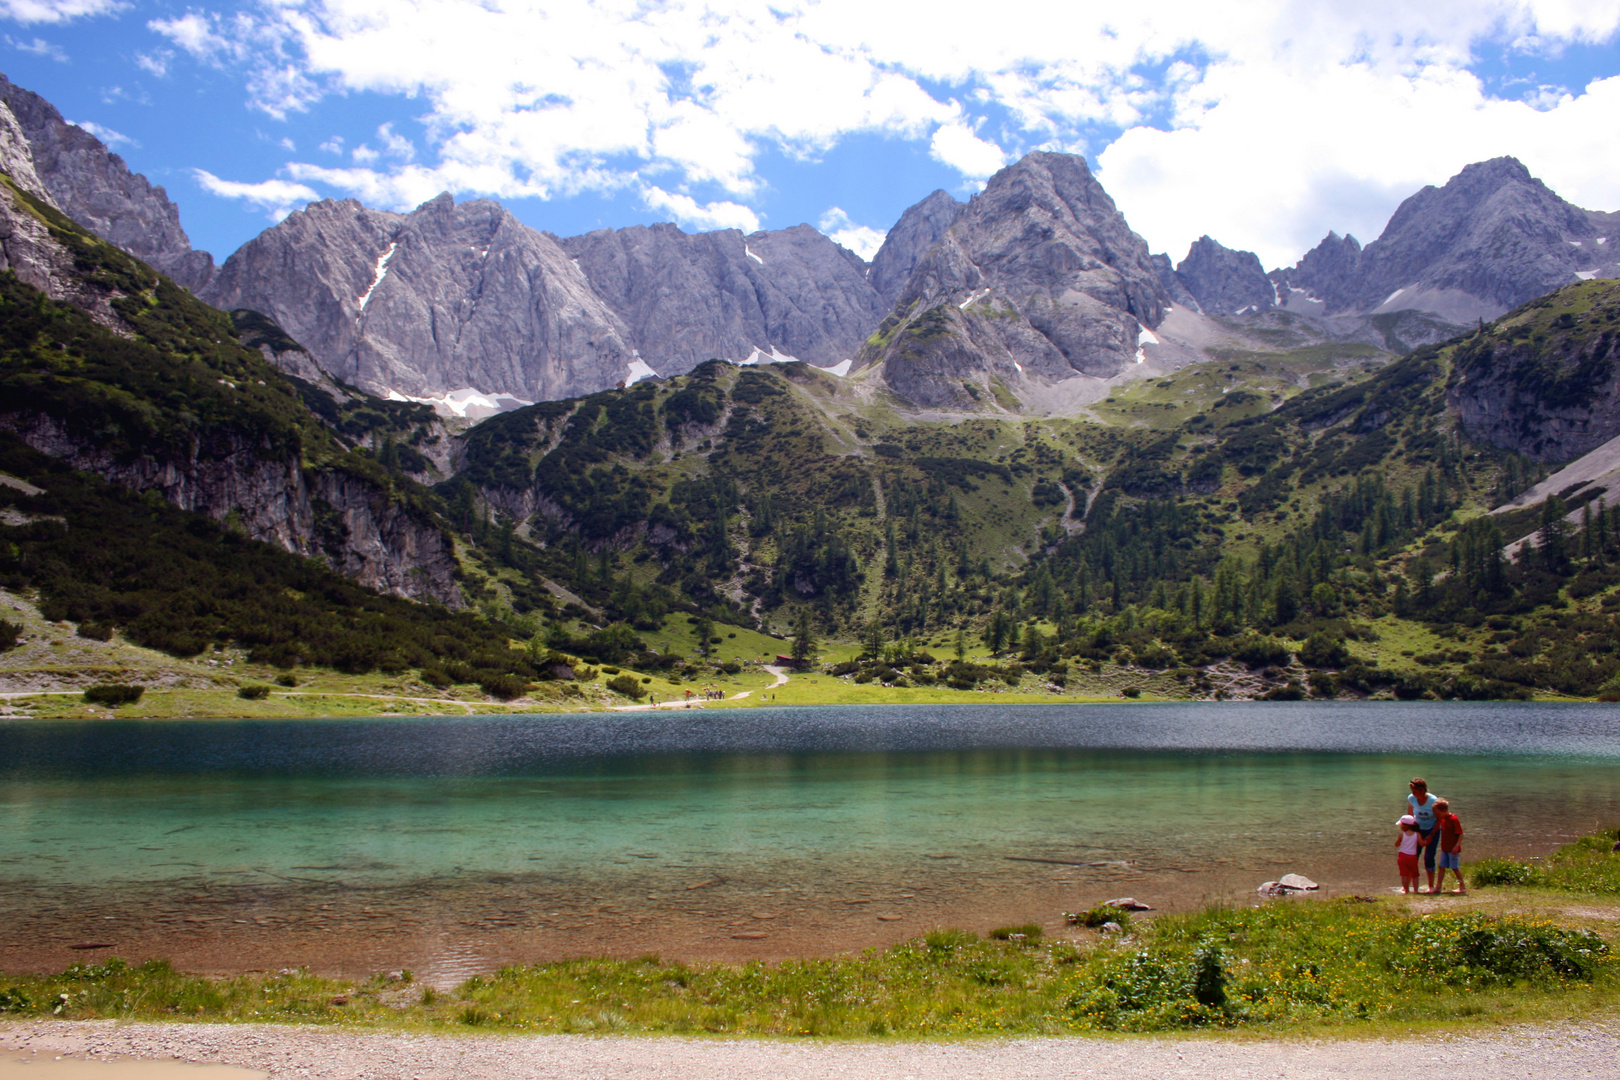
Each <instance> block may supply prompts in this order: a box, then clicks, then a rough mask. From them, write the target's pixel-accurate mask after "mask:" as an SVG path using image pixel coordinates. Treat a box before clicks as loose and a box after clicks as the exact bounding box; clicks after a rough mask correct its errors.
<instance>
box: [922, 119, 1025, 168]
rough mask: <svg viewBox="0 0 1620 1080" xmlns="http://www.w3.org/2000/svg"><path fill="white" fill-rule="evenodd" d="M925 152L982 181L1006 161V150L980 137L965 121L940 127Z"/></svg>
mask: <svg viewBox="0 0 1620 1080" xmlns="http://www.w3.org/2000/svg"><path fill="white" fill-rule="evenodd" d="M928 152H929V153H930V154H931V155H932V156H933V158H934V160H935V161H938V162H939V163H941V164H942V165H949V166H950V167H951V168H953V169H955V170H956V171H957V172H959V173H961V174H962V175H963V176H965V177H968V178H970V179H974V180H983V179H984V178H985V177H987V176H989V175H990V174H991V173H993V172H995V171H996V170H997V169H999V168H1001V167H1002V166H1003V165H1005V164H1007V152H1006V151H1005V150H1003V149H1002V148H1001V147H999V146H997V145H996V144H995V143H992V142H986V141H985V140H984V139H981V138H979V137H978V136H977V135H975V134H973V132H972V131H971V130H970V129H969V128H968V127H967V126H966V125H965V124H945V125H943V126H941V127H940V129H939V130H938V131H936V132H934V139H933V141H932V142H931V143H929V146H928Z"/></svg>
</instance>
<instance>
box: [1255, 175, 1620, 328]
mask: <svg viewBox="0 0 1620 1080" xmlns="http://www.w3.org/2000/svg"><path fill="white" fill-rule="evenodd" d="M1609 218H1610V215H1606V214H1593V213H1590V212H1588V211H1585V210H1582V209H1581V208H1579V207H1577V206H1574V205H1572V204H1570V203H1568V202H1566V201H1564V200H1563V199H1561V198H1559V197H1558V195H1557V194H1556V193H1554V192H1553V191H1552V190H1551V189H1550V188H1548V187H1547V185H1545V184H1543V183H1542V182H1541V181H1540V180H1538V179H1536V178H1535V177H1533V176H1531V175H1530V171H1529V170H1528V169H1526V168H1525V167H1524V165H1522V164H1521V163H1520V162H1519V161H1517V160H1516V159H1514V158H1511V157H1501V158H1494V159H1492V160H1490V161H1482V162H1478V163H1476V164H1473V165H1469V166H1468V167H1467V168H1465V169H1463V170H1462V171H1461V172H1460V173H1458V174H1457V175H1456V176H1454V177H1452V178H1451V179H1450V180H1449V181H1447V182H1446V184H1445V186H1444V187H1439V188H1436V187H1426V188H1424V189H1423V190H1422V191H1419V192H1418V193H1417V194H1415V195H1413V196H1412V197H1411V198H1409V199H1407V200H1406V201H1405V202H1403V203H1401V205H1400V208H1399V209H1397V210H1396V211H1395V214H1394V216H1393V217H1391V218H1390V219H1389V224H1388V225H1386V226H1385V227H1384V231H1383V233H1382V234H1380V236H1379V237H1378V239H1377V240H1375V241H1373V242H1372V243H1370V244H1368V245H1367V246H1366V247H1365V248H1362V247H1361V246H1360V245H1359V244H1358V243H1356V241H1355V239H1354V238H1353V237H1348V236H1346V237H1342V238H1341V237H1339V236H1338V235H1336V234H1334V233H1329V234H1328V236H1327V238H1326V239H1324V240H1323V241H1322V243H1321V244H1319V245H1318V246H1317V247H1316V248H1315V249H1314V250H1312V251H1311V252H1310V253H1309V254H1308V255H1306V256H1305V258H1304V259H1302V260H1300V262H1299V264H1298V265H1297V266H1295V267H1293V268H1291V269H1287V270H1277V271H1273V272H1272V280H1273V281H1274V282H1275V283H1276V284H1277V286H1278V289H1279V290H1287V291H1288V293H1289V299H1290V300H1292V298H1293V296H1295V295H1297V296H1299V297H1301V298H1302V299H1314V300H1316V301H1320V302H1321V303H1322V305H1324V307H1325V311H1326V313H1327V314H1330V315H1333V314H1339V313H1344V312H1351V313H1373V312H1377V313H1385V312H1394V311H1401V310H1406V309H1416V310H1421V311H1428V312H1432V313H1434V314H1436V315H1439V316H1440V317H1442V318H1445V319H1449V320H1451V321H1453V322H1462V323H1468V322H1472V321H1474V320H1475V319H1479V318H1493V317H1495V316H1497V315H1499V314H1501V313H1502V312H1504V311H1507V310H1508V309H1510V308H1513V307H1516V306H1517V305H1519V304H1522V303H1524V302H1526V301H1528V300H1531V299H1533V298H1535V297H1537V296H1541V295H1543V294H1544V293H1547V292H1551V291H1552V290H1553V289H1557V288H1559V287H1561V286H1564V285H1568V284H1570V283H1572V282H1575V281H1579V280H1582V279H1591V278H1598V277H1601V278H1609V277H1616V276H1620V248H1616V247H1615V246H1614V245H1615V244H1620V236H1615V237H1613V238H1612V240H1611V238H1610V237H1609V236H1608V235H1607V223H1608V220H1609ZM1600 229H1601V230H1603V231H1600ZM1290 306H1292V304H1290Z"/></svg>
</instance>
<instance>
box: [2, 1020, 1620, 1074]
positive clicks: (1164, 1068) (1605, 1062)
mask: <svg viewBox="0 0 1620 1080" xmlns="http://www.w3.org/2000/svg"><path fill="white" fill-rule="evenodd" d="M58 1055H71V1056H72V1057H74V1058H86V1057H88V1058H93V1059H94V1058H99V1059H102V1060H106V1059H109V1058H112V1057H115V1056H120V1057H124V1058H125V1059H126V1060H127V1058H128V1057H137V1058H144V1059H148V1060H150V1059H163V1060H168V1061H176V1060H177V1059H179V1060H184V1061H191V1062H199V1063H207V1064H211V1065H216V1066H217V1065H232V1066H237V1067H239V1068H243V1069H250V1070H254V1071H257V1072H259V1073H261V1074H267V1075H268V1076H269V1077H272V1078H274V1080H322V1078H333V1080H482V1078H489V1080H552V1078H558V1080H561V1078H568V1080H620V1078H623V1080H660V1078H665V1077H671V1078H673V1077H681V1078H687V1077H694V1078H705V1080H707V1078H710V1077H716V1078H722V1080H755V1078H761V1080H763V1078H767V1077H769V1078H772V1080H776V1078H801V1077H802V1078H812V1077H813V1078H822V1077H826V1078H829V1080H831V1078H837V1080H880V1078H881V1080H957V1078H961V1080H968V1078H974V1080H977V1078H981V1077H997V1078H1001V1077H1009V1078H1019V1080H1024V1078H1028V1080H1046V1078H1049V1077H1050V1078H1053V1080H1056V1078H1060V1077H1064V1078H1067V1077H1075V1078H1079V1077H1085V1078H1093V1077H1094V1078H1098V1080H1167V1078H1172V1077H1196V1078H1199V1080H1251V1078H1252V1080H1261V1078H1265V1080H1279V1078H1281V1080H1330V1078H1331V1080H1359V1078H1367V1080H1373V1078H1376V1080H1398V1078H1400V1077H1410V1076H1424V1077H1447V1078H1457V1080H1498V1078H1500V1080H1540V1078H1543V1077H1545V1078H1548V1080H1553V1078H1557V1080H1579V1078H1588V1077H1601V1078H1620V1025H1615V1024H1593V1025H1581V1026H1570V1027H1560V1028H1512V1029H1505V1030H1503V1031H1500V1032H1492V1033H1489V1034H1474V1035H1466V1036H1433V1035H1428V1036H1423V1037H1417V1036H1414V1037H1413V1038H1411V1039H1410V1040H1379V1041H1339V1040H1333V1041H1324V1042H1311V1041H1304V1040H1287V1041H1249V1040H1232V1039H1219V1038H1196V1039H1123V1038H1122V1039H1079V1038H1068V1039H1009V1040H996V1041H969V1042H928V1043H839V1042H789V1041H756V1040H717V1039H676V1038H621V1037H609V1038H590V1037H583V1036H568V1035H542V1036H490V1035H480V1036H465V1037H452V1036H443V1035H400V1034H378V1033H357V1032H347V1031H339V1030H332V1029H323V1028H312V1027H276V1026H269V1025H260V1026H248V1025H226V1024H118V1023H114V1022H111V1021H105V1022H77V1023H58V1022H50V1023H38V1022H36V1023H9V1024H0V1080H27V1078H28V1077H29V1076H34V1077H37V1078H39V1080H46V1078H47V1077H48V1076H49V1075H50V1073H51V1072H52V1071H53V1070H52V1069H51V1067H50V1066H49V1064H48V1063H49V1062H53V1061H54V1060H55V1058H56V1057H57V1056H58ZM27 1061H34V1062H39V1063H40V1067H38V1068H30V1066H29V1065H28V1064H26V1063H25V1062H27ZM149 1069H150V1066H146V1067H143V1068H142V1069H141V1075H142V1076H148V1077H149V1076H151V1073H150V1072H149V1071H148V1070H149ZM95 1071H96V1072H97V1073H98V1074H101V1075H103V1076H105V1077H106V1080H120V1077H119V1074H120V1073H121V1072H123V1071H124V1070H123V1069H120V1068H119V1066H117V1065H108V1066H103V1067H100V1068H97V1069H96V1070H95ZM131 1075H132V1077H133V1073H132V1074H131ZM173 1075H174V1076H176V1077H184V1076H187V1075H194V1073H193V1070H191V1069H187V1068H184V1067H176V1068H175V1069H173ZM244 1080H246V1078H245V1077H244Z"/></svg>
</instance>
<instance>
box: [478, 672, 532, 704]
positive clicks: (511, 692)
mask: <svg viewBox="0 0 1620 1080" xmlns="http://www.w3.org/2000/svg"><path fill="white" fill-rule="evenodd" d="M478 688H479V689H480V690H482V691H483V692H484V693H486V694H488V695H489V696H490V697H492V698H499V699H501V700H502V701H511V700H512V699H513V698H516V697H522V696H523V694H524V692H525V691H527V690H528V689H529V684H528V683H527V682H525V681H524V680H522V679H520V678H518V677H517V676H516V675H508V674H506V673H505V672H504V671H480V672H479V673H478Z"/></svg>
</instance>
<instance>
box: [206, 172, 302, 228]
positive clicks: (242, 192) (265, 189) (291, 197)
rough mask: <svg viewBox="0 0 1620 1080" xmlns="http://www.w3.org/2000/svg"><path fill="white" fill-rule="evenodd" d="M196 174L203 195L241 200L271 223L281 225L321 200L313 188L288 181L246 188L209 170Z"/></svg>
mask: <svg viewBox="0 0 1620 1080" xmlns="http://www.w3.org/2000/svg"><path fill="white" fill-rule="evenodd" d="M193 173H194V175H195V176H196V178H197V183H198V184H200V185H202V188H203V190H204V191H208V192H210V193H212V194H214V195H218V196H219V197H220V198H223V199H239V200H241V201H242V202H245V203H247V204H248V205H250V206H253V207H256V208H257V209H259V210H263V211H264V212H265V214H266V216H268V217H269V218H270V220H271V221H280V220H281V219H282V218H284V217H286V216H287V215H288V214H290V213H292V212H293V211H294V210H296V209H298V208H299V207H300V206H301V205H307V204H309V203H312V202H315V201H316V200H317V199H319V198H320V197H321V196H320V193H319V192H317V191H316V190H315V189H314V188H311V187H306V186H305V185H303V184H296V183H292V182H290V181H287V180H261V181H259V182H258V183H255V184H244V183H238V182H236V181H234V180H221V179H220V178H219V177H217V176H215V175H214V174H213V173H211V172H208V171H207V170H206V169H195V170H193Z"/></svg>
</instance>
